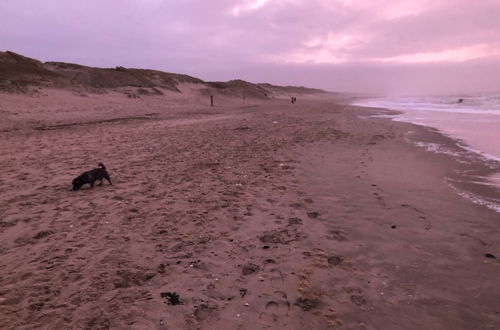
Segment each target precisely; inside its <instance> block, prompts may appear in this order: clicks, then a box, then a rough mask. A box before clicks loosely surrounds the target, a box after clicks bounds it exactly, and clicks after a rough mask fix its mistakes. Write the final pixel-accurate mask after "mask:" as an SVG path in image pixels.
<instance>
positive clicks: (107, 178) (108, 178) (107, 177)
mask: <svg viewBox="0 0 500 330" xmlns="http://www.w3.org/2000/svg"><path fill="white" fill-rule="evenodd" d="M104 178H105V179H106V180H108V182H109V184H112V183H111V177H110V176H109V174H108V173H106V175H105V176H104Z"/></svg>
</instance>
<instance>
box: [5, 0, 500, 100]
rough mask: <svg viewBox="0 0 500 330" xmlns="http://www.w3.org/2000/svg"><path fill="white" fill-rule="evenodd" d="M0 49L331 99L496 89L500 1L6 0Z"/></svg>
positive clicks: (499, 85) (45, 58)
mask: <svg viewBox="0 0 500 330" xmlns="http://www.w3.org/2000/svg"><path fill="white" fill-rule="evenodd" d="M0 50H11V51H14V52H17V53H21V54H23V55H25V56H29V57H34V58H37V59H40V60H42V61H64V62H74V63H80V64H84V65H90V66H99V67H115V66H119V65H121V66H125V67H139V68H151V69H159V70H163V71H169V72H177V73H186V74H189V75H193V76H195V77H199V78H202V79H204V80H230V79H235V78H239V79H244V80H248V81H252V82H270V83H276V84H283V85H287V84H293V85H305V86H310V87H319V88H324V89H327V90H331V91H353V92H374V93H391V94H392V93H444V92H450V93H451V92H476V91H495V90H496V91H498V90H499V89H500V0H43V1H41V0H12V1H9V0H2V1H0Z"/></svg>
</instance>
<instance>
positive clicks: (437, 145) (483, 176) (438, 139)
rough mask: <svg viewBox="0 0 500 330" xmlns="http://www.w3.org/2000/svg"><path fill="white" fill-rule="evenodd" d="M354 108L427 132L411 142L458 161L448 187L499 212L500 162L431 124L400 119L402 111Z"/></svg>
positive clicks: (367, 107)
mask: <svg viewBox="0 0 500 330" xmlns="http://www.w3.org/2000/svg"><path fill="white" fill-rule="evenodd" d="M353 106H354V107H360V108H366V109H371V111H373V112H375V114H374V115H373V117H375V118H385V119H388V120H391V121H394V122H400V123H407V124H411V125H415V126H419V127H422V128H424V129H426V130H428V134H420V135H415V136H410V137H409V139H410V140H411V141H410V142H411V143H413V144H415V146H417V147H419V148H423V149H426V150H427V151H429V152H432V153H435V154H447V155H449V156H451V157H454V158H456V160H457V162H458V164H457V165H456V166H455V167H456V173H453V174H452V175H450V178H449V179H450V180H449V184H450V185H451V186H452V187H453V188H454V189H455V190H456V192H457V194H459V195H460V196H462V197H463V198H466V199H468V200H470V201H472V202H474V203H476V204H480V205H483V206H486V207H488V208H490V209H492V210H494V211H496V212H498V213H500V181H498V180H497V179H496V178H497V177H498V176H499V175H500V161H498V159H497V158H496V157H494V156H491V155H488V154H486V153H485V152H483V151H479V150H476V149H473V148H472V147H470V146H469V145H468V144H467V142H466V141H464V140H462V139H459V138H457V137H455V136H452V135H450V134H447V133H445V132H443V131H441V130H440V129H439V128H436V127H433V126H431V125H430V124H429V125H425V124H419V123H413V122H411V121H406V120H400V119H399V118H398V117H397V116H398V115H402V114H405V112H404V111H402V110H393V109H387V108H376V107H369V106H358V105H353ZM380 110H383V113H382V115H380V114H376V112H377V111H380ZM430 136H432V137H430ZM429 137H430V138H429Z"/></svg>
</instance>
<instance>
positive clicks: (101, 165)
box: [97, 163, 106, 169]
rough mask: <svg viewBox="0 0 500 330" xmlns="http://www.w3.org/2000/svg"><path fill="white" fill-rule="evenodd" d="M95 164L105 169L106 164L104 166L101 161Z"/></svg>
mask: <svg viewBox="0 0 500 330" xmlns="http://www.w3.org/2000/svg"><path fill="white" fill-rule="evenodd" d="M97 166H99V167H102V168H103V169H106V166H104V164H103V163H99V164H97Z"/></svg>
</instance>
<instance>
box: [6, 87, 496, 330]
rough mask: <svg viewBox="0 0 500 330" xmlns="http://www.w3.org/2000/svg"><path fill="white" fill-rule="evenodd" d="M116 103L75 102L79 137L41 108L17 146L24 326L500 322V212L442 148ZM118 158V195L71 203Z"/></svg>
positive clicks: (10, 221)
mask: <svg viewBox="0 0 500 330" xmlns="http://www.w3.org/2000/svg"><path fill="white" fill-rule="evenodd" d="M0 97H1V95H0ZM57 97H61V96H60V95H57ZM65 97H66V96H65ZM106 100H107V98H106V96H100V97H99V98H98V99H97V100H93V99H89V98H78V97H76V96H71V97H68V98H66V99H64V100H63V101H64V102H67V104H72V105H74V107H75V108H73V109H72V111H74V112H75V113H77V112H78V115H79V116H78V121H76V122H74V123H73V124H72V125H67V124H68V123H67V122H61V121H60V120H58V118H60V116H59V114H58V111H60V110H61V109H60V108H54V105H53V104H61V102H54V103H53V104H52V103H48V105H47V106H43V105H40V106H39V108H38V110H39V111H41V113H44V114H45V118H42V117H38V116H39V114H38V113H35V114H34V115H35V116H37V117H36V120H33V121H31V119H29V118H31V117H32V114H31V113H30V111H31V110H30V109H31V108H30V106H29V102H31V101H33V100H25V101H24V102H27V103H26V104H28V105H26V104H24V105H23V104H22V103H16V104H19V105H18V108H16V111H17V112H22V111H26V112H25V113H20V115H19V117H20V118H22V121H20V122H11V123H10V124H9V125H11V124H12V125H14V126H15V125H19V126H20V127H23V129H20V130H18V131H10V132H3V133H2V132H0V135H2V138H3V139H2V142H1V143H0V149H1V151H2V152H1V153H0V155H2V156H0V165H1V166H0V169H1V170H0V171H1V172H0V189H1V190H2V191H3V192H4V193H3V194H1V195H0V219H1V221H0V240H1V241H2V242H4V244H2V246H1V247H0V274H1V275H2V276H0V288H1V289H0V290H1V291H0V313H2V314H3V315H5V320H4V324H5V326H6V327H7V328H19V327H23V328H46V329H50V328H58V329H70V328H84V329H85V328H88V329H93V328H127V329H149V328H151V329H168V328H175V329H211V328H218V329H234V328H241V329H256V328H258V329H264V328H269V327H271V328H286V329H305V328H314V329H330V328H338V329H381V328H384V329H401V328H405V329H422V328H426V327H429V326H434V327H439V328H455V329H469V328H471V327H474V326H477V325H478V324H481V325H483V328H485V329H488V328H495V327H498V325H500V314H499V312H500V311H499V310H498V308H497V305H498V304H497V302H498V300H499V299H500V292H499V291H498V290H497V289H496V286H495V285H496V279H498V277H499V276H500V267H499V265H500V263H499V262H498V259H497V258H499V256H500V245H499V243H498V240H497V239H496V238H497V237H498V235H499V228H498V221H497V220H498V214H497V213H495V212H494V211H492V210H489V209H488V208H486V207H484V206H479V205H475V204H473V203H472V202H468V201H466V200H465V199H463V198H462V197H460V196H458V195H457V194H456V193H455V192H454V191H453V190H452V189H451V188H450V187H449V186H448V185H447V184H446V182H445V181H444V177H446V176H449V175H451V174H450V173H452V171H451V168H454V166H459V165H460V163H457V162H456V160H454V159H453V158H452V157H450V156H449V155H444V154H434V153H430V152H428V151H426V150H424V149H422V148H419V147H417V146H415V145H413V144H411V143H409V142H408V141H407V140H406V138H407V137H408V134H414V135H416V136H418V137H420V136H425V137H427V138H428V139H434V138H435V137H437V136H440V138H442V139H445V138H444V137H442V136H441V135H439V134H438V132H431V131H428V130H426V129H425V128H423V127H419V126H415V125H412V124H407V123H396V122H392V121H390V120H387V119H376V118H371V119H362V118H360V116H366V115H369V114H371V113H372V112H370V110H367V109H364V108H359V107H352V106H348V105H343V104H340V103H338V102H337V101H336V100H335V99H333V100H326V99H321V100H312V99H308V100H305V99H301V98H298V102H297V103H296V104H295V105H290V104H289V101H288V100H273V101H269V102H252V100H250V99H249V100H247V103H246V104H245V105H244V106H242V105H241V100H234V101H231V100H230V99H228V100H227V103H226V104H225V105H224V106H219V107H215V108H213V109H211V108H209V107H206V106H205V107H204V106H199V105H198V106H195V105H193V104H185V103H183V104H182V105H181V106H175V104H174V103H171V104H168V105H167V106H166V105H165V103H166V101H165V99H164V98H161V97H152V98H150V99H146V100H143V101H141V102H137V101H134V100H127V99H124V100H123V99H118V98H111V102H110V103H109V104H106V103H104V101H106ZM21 101H22V100H21ZM53 101H58V99H57V98H55V99H54V100H53ZM78 102H82V103H78ZM250 106H251V107H250ZM23 109H25V110H23ZM380 111H385V110H380ZM151 112H155V113H156V114H155V115H154V116H151V118H149V119H141V120H123V119H120V120H113V119H114V118H124V117H125V116H124V114H126V115H128V116H131V117H137V116H144V115H145V114H147V113H151ZM30 116H31V117H30ZM141 118H142V117H141ZM98 120H106V121H104V122H101V123H96V121H98ZM89 123H90V124H89ZM55 124H57V125H60V126H57V128H56V129H50V130H36V129H34V128H35V127H37V126H53V125H55ZM61 124H64V125H61ZM409 131H413V132H414V133H409ZM445 140H446V139H445ZM96 146H97V147H96ZM98 161H102V162H104V163H105V164H106V167H107V168H108V170H109V171H110V174H111V177H112V179H113V185H112V186H111V185H107V184H106V183H105V184H104V185H103V186H96V187H95V188H93V189H82V190H80V191H78V192H72V191H70V190H69V189H70V182H71V179H72V178H73V177H74V176H75V175H77V174H79V173H80V172H81V170H82V169H85V168H86V167H88V166H95V165H93V163H96V164H97V162H98ZM489 256H492V257H489ZM478 274H480V277H478ZM169 294H170V295H169ZM172 294H178V295H179V299H180V304H173V302H172V300H170V299H169V298H168V297H171V296H172Z"/></svg>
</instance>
